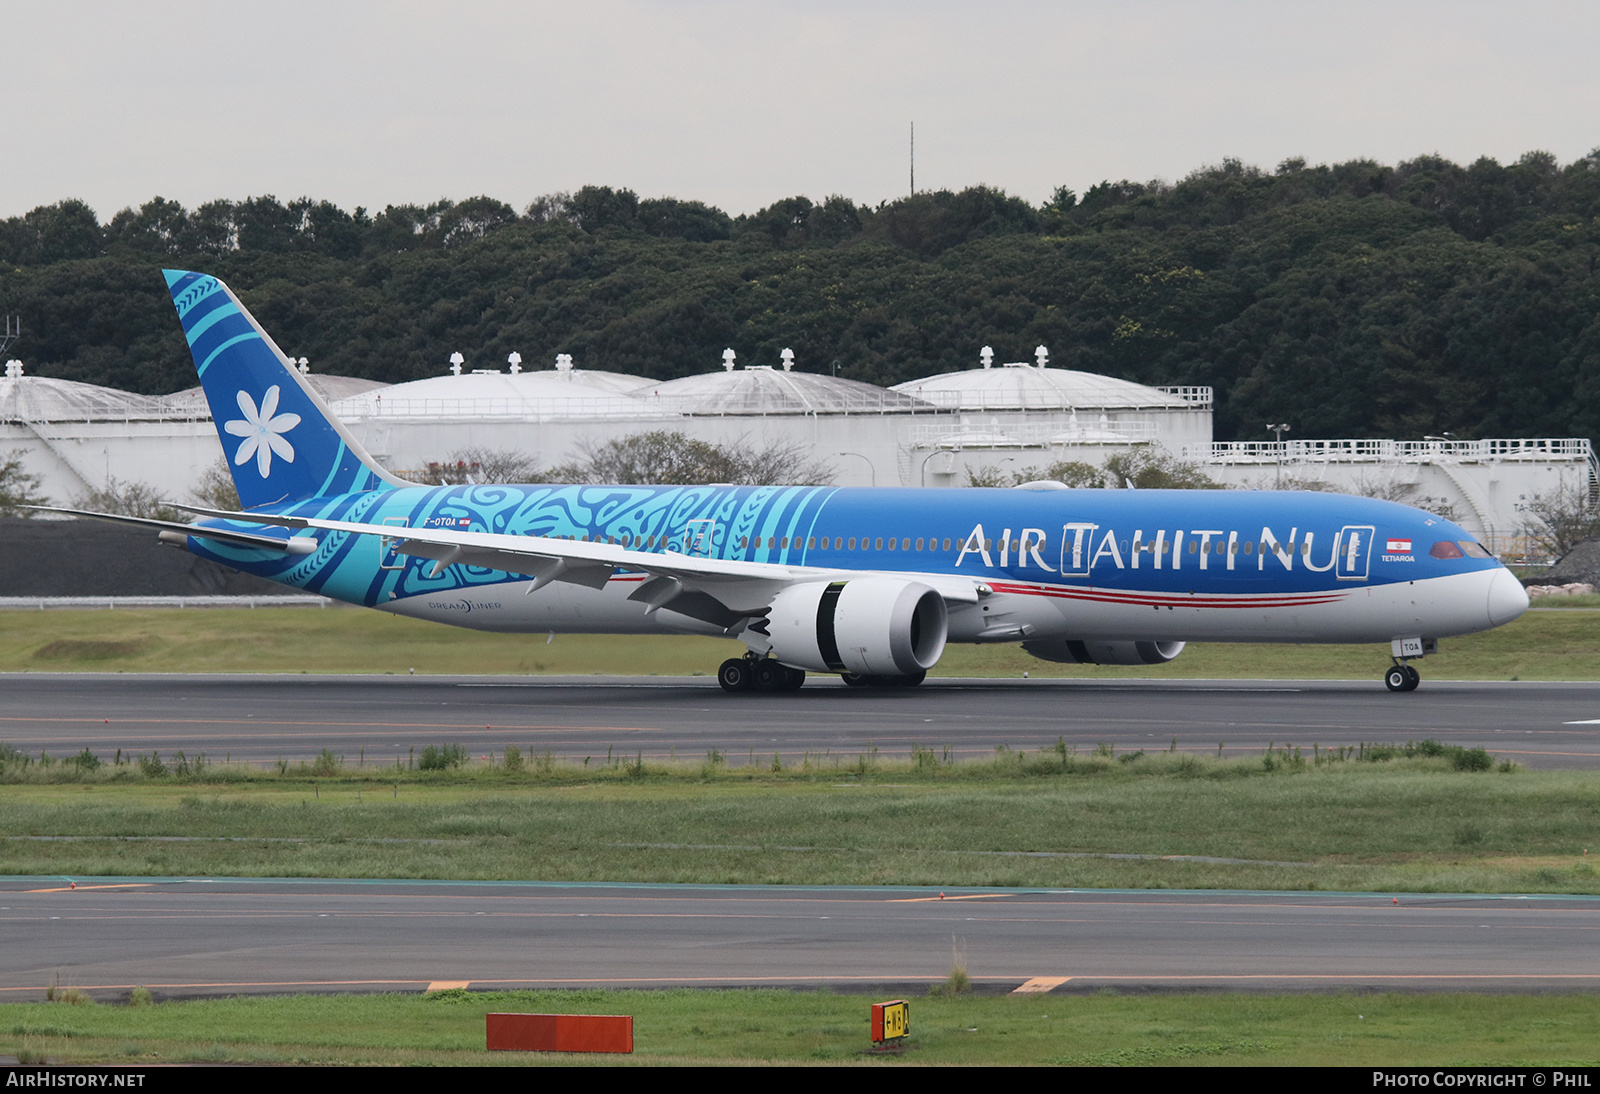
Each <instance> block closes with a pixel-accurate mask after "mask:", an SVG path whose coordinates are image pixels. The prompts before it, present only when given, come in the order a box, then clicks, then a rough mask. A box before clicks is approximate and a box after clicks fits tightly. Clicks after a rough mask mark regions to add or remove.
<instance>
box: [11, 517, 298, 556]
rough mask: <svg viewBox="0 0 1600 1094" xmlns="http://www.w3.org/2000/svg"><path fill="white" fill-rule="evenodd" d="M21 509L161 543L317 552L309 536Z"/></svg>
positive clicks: (148, 519) (177, 522)
mask: <svg viewBox="0 0 1600 1094" xmlns="http://www.w3.org/2000/svg"><path fill="white" fill-rule="evenodd" d="M21 508H23V509H37V510H39V511H40V512H41V513H66V514H67V515H68V516H74V517H88V518H89V519H90V520H104V521H110V522H111V523H113V524H132V525H134V526H136V527H140V528H153V529H155V530H156V531H157V532H159V533H161V539H162V542H164V543H171V542H173V540H172V539H169V538H168V537H169V536H196V537H198V538H200V539H209V540H214V541H215V542H217V543H227V544H230V545H232V546H234V547H264V548H266V549H267V550H269V551H284V552H287V553H288V554H291V555H309V554H310V553H311V552H313V551H315V550H316V549H317V541H316V539H315V538H314V537H312V536H297V537H292V538H285V537H283V536H262V535H257V534H255V533H254V532H235V531H233V530H231V529H227V528H208V527H206V526H204V525H198V524H183V523H181V522H179V521H175V520H156V519H154V518H153V517H129V516H124V515H122V514H121V513H91V512H89V511H88V510H86V509H63V508H61V507H59V506H55V505H24V506H21Z"/></svg>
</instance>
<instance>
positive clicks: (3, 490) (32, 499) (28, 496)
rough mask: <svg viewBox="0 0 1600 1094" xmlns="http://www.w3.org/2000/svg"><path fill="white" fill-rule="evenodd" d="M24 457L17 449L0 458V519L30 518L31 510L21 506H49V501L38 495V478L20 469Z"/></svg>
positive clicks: (23, 453)
mask: <svg viewBox="0 0 1600 1094" xmlns="http://www.w3.org/2000/svg"><path fill="white" fill-rule="evenodd" d="M25 455H26V453H25V452H23V451H22V450H21V449H18V450H17V451H15V452H11V453H8V454H7V455H6V456H5V457H3V458H0V517H31V516H33V515H34V512H33V510H32V509H23V508H22V506H24V505H48V504H49V499H48V498H46V497H45V496H44V495H43V494H41V493H39V484H40V482H41V480H40V478H39V476H38V475H30V474H28V473H27V472H26V471H24V470H23V469H22V458H23V456H25Z"/></svg>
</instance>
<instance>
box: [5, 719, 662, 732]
mask: <svg viewBox="0 0 1600 1094" xmlns="http://www.w3.org/2000/svg"><path fill="white" fill-rule="evenodd" d="M0 722H39V723H49V724H60V725H99V726H103V725H105V724H106V719H105V718H28V717H22V716H20V715H11V714H8V715H0ZM115 724H116V725H119V726H121V725H136V726H137V725H193V726H252V727H254V728H256V729H260V728H261V727H263V726H269V727H270V726H317V727H320V728H328V727H330V726H332V727H345V728H369V729H476V728H477V727H478V726H479V725H481V724H482V723H480V722H289V721H280V720H277V719H261V720H256V719H253V718H118V719H117V720H116V723H115ZM494 728H495V729H530V730H563V729H564V730H571V731H573V732H585V733H587V732H590V731H601V730H604V731H608V732H613V733H660V732H664V731H663V730H661V729H660V727H657V726H568V725H512V724H510V723H507V724H505V725H497V726H495V727H494ZM278 736H294V735H293V734H278ZM301 736H310V734H302V735H301Z"/></svg>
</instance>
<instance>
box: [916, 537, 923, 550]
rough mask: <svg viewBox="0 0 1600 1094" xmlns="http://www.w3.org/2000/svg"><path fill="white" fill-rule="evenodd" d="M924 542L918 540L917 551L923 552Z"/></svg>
mask: <svg viewBox="0 0 1600 1094" xmlns="http://www.w3.org/2000/svg"><path fill="white" fill-rule="evenodd" d="M923 542H924V541H923V540H920V539H919V540H917V550H919V551H920V550H922V544H923Z"/></svg>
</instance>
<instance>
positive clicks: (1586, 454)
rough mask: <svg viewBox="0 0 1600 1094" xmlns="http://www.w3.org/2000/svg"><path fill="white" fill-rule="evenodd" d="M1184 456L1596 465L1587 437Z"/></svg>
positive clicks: (1333, 444) (1359, 444)
mask: <svg viewBox="0 0 1600 1094" xmlns="http://www.w3.org/2000/svg"><path fill="white" fill-rule="evenodd" d="M1180 455H1181V456H1182V457H1183V458H1184V459H1188V460H1200V461H1203V462H1206V463H1263V464H1267V463H1277V462H1278V461H1279V460H1283V461H1285V462H1300V463H1381V462H1395V463H1438V462H1441V461H1443V460H1450V461H1454V462H1457V463H1470V462H1476V461H1480V460H1561V461H1564V462H1578V461H1583V462H1589V463H1593V462H1594V459H1595V454H1594V447H1593V446H1592V445H1591V444H1590V443H1589V439H1588V438H1587V437H1498V438H1489V439H1485V440H1481V441H1397V440H1368V439H1347V440H1326V441H1318V440H1297V441H1282V442H1278V441H1215V442H1213V443H1211V444H1189V445H1184V446H1183V451H1182V452H1181V453H1180Z"/></svg>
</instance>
